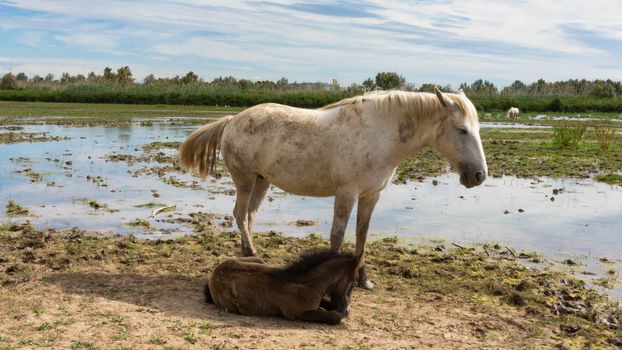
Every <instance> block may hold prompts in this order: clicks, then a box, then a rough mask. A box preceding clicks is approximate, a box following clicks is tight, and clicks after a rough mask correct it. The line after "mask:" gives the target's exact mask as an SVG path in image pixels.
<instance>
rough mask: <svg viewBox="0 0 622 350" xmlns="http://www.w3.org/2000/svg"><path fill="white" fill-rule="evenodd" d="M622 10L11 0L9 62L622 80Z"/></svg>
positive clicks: (23, 67) (57, 68)
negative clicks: (621, 18)
mask: <svg viewBox="0 0 622 350" xmlns="http://www.w3.org/2000/svg"><path fill="white" fill-rule="evenodd" d="M620 13H622V1H620V0H592V1H585V0H581V1H578V0H577V1H575V0H567V1H564V0H560V1H555V2H553V1H539V0H512V1H485V0H469V1H457V0H456V1H453V0H415V1H397V0H393V1H390V2H389V1H372V0H369V1H282V0H275V1H198V0H177V1H158V0H135V1H121V0H82V1H69V0H64V1H63V0H58V1H55V0H0V74H2V73H4V72H8V71H12V72H14V73H17V72H21V71H23V72H26V73H27V74H28V75H30V76H32V75H34V74H40V75H45V74H47V73H53V74H55V75H56V76H60V74H61V73H62V72H69V73H72V74H77V73H82V74H86V73H88V72H90V71H95V72H100V73H101V71H102V70H103V68H104V67H106V66H110V67H112V68H115V69H116V68H118V67H120V66H124V65H129V66H130V67H131V68H132V70H133V72H134V74H135V76H136V77H137V78H138V79H142V78H143V77H144V76H146V75H147V74H149V73H153V74H155V75H156V76H174V75H183V74H185V73H186V72H188V71H190V70H192V71H194V72H195V73H197V74H198V75H199V76H200V77H202V78H204V79H208V80H211V79H213V78H215V77H217V76H220V75H233V76H235V77H238V78H247V79H252V80H262V79H270V80H277V79H279V78H281V77H287V78H288V79H289V80H290V81H312V82H314V81H330V80H331V79H333V78H335V79H337V80H338V81H339V82H340V83H341V84H342V85H349V84H350V83H352V82H357V83H360V82H362V81H363V80H364V79H366V78H368V77H373V76H374V75H375V74H376V73H377V72H379V71H397V72H399V73H400V74H402V75H404V76H405V77H406V79H407V80H408V81H409V82H413V83H415V84H417V85H419V84H422V83H427V82H434V83H438V84H452V85H453V86H457V85H458V84H459V83H460V82H463V81H467V82H472V81H473V80H475V79H478V78H482V79H487V80H491V81H493V82H495V83H497V84H499V85H507V84H509V83H511V82H512V81H513V80H515V79H520V80H523V81H524V82H532V81H535V80H537V79H539V78H543V79H545V80H565V79H570V78H586V79H595V78H601V79H614V80H622V20H620V15H619V14H620Z"/></svg>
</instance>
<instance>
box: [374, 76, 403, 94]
mask: <svg viewBox="0 0 622 350" xmlns="http://www.w3.org/2000/svg"><path fill="white" fill-rule="evenodd" d="M405 83H406V79H404V77H403V76H401V75H399V74H397V73H396V72H380V73H378V74H376V86H377V87H378V88H380V89H382V90H391V89H398V88H400V87H402V85H404V84H405Z"/></svg>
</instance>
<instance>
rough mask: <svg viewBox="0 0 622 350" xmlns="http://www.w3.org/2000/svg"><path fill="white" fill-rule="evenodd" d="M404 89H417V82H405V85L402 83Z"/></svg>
mask: <svg viewBox="0 0 622 350" xmlns="http://www.w3.org/2000/svg"><path fill="white" fill-rule="evenodd" d="M402 90H404V91H417V87H416V86H415V83H405V84H404V85H402Z"/></svg>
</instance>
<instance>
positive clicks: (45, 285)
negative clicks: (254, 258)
mask: <svg viewBox="0 0 622 350" xmlns="http://www.w3.org/2000/svg"><path fill="white" fill-rule="evenodd" d="M214 220H215V218H214V217H212V216H210V215H206V214H203V215H199V214H197V215H194V216H193V217H192V218H191V222H192V224H193V225H195V229H196V231H197V233H196V234H195V235H192V236H185V237H182V238H179V239H172V240H139V239H136V238H134V237H131V236H130V237H127V236H126V237H121V236H116V237H112V236H105V235H101V234H97V233H89V232H83V231H81V230H79V229H73V230H66V231H53V230H47V231H40V230H36V229H35V228H33V227H32V226H30V225H28V224H6V225H4V226H3V227H1V228H0V257H1V258H0V283H1V285H2V287H1V288H0V349H18V348H39V347H48V348H72V349H188V348H197V349H198V348H202V349H205V348H207V349H235V348H237V349H253V348H255V349H265V348H273V349H293V348H315V349H324V348H326V349H375V348H382V349H397V348H400V349H402V348H411V349H421V348H433V349H458V348H460V349H481V348H490V349H547V348H550V349H555V348H557V349H566V348H571V349H582V348H616V347H619V346H622V329H621V326H620V322H621V321H622V310H621V309H620V306H619V305H618V304H616V303H613V302H611V301H609V300H608V299H607V298H606V297H603V296H602V295H599V294H598V293H597V292H595V291H593V290H589V289H586V288H585V286H584V285H583V283H582V282H580V281H578V280H576V279H573V278H570V277H567V276H564V275H563V274H559V273H555V272H548V271H545V269H531V268H527V267H525V266H524V265H523V264H520V263H518V262H517V260H521V259H523V260H525V261H526V260H533V261H539V257H538V255H536V254H533V253H527V252H523V253H520V252H514V251H513V250H511V249H508V248H507V247H501V246H479V247H474V248H468V247H463V248H461V247H457V246H447V247H446V246H442V245H437V246H407V247H404V246H401V245H400V244H399V241H398V240H397V239H394V238H387V239H384V240H380V241H377V242H374V243H372V244H370V245H369V248H368V257H367V261H368V264H369V273H370V277H371V279H372V280H373V281H374V282H376V284H377V288H376V289H375V290H374V291H366V290H362V289H356V290H355V292H354V295H353V304H352V313H351V315H350V316H349V317H348V318H347V319H346V320H345V321H344V322H343V323H342V324H341V325H338V326H325V325H315V324H309V323H303V322H294V321H288V320H284V319H278V318H259V317H249V316H240V315H234V314H229V313H227V312H225V311H223V310H221V309H219V308H218V307H216V306H213V305H207V304H205V303H204V302H203V297H202V285H203V284H204V283H205V281H206V279H207V276H208V275H209V272H210V270H211V269H212V267H213V266H214V265H215V264H216V263H217V262H219V261H222V260H223V259H226V258H227V257H231V256H235V255H236V254H237V252H238V251H239V250H240V247H239V243H238V240H239V237H238V236H237V234H235V233H231V232H221V230H220V229H219V228H218V226H216V225H214V224H213V222H214ZM256 243H257V247H258V249H259V251H260V255H261V256H262V257H264V258H265V259H267V260H268V261H269V262H270V263H273V264H283V263H286V262H287V261H290V260H292V259H294V258H295V257H296V256H297V254H298V253H299V252H300V251H301V250H303V249H306V248H309V247H317V246H322V245H327V242H326V241H325V240H323V239H321V238H320V237H319V236H317V235H310V236H308V237H306V238H303V239H297V238H288V237H285V236H283V235H281V234H279V233H275V232H267V233H260V234H258V235H257V237H256ZM346 249H352V247H351V246H350V245H348V246H347V247H346Z"/></svg>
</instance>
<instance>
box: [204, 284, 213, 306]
mask: <svg viewBox="0 0 622 350" xmlns="http://www.w3.org/2000/svg"><path fill="white" fill-rule="evenodd" d="M203 294H204V295H205V302H206V303H208V304H214V298H212V293H211V292H210V291H209V282H206V283H205V287H203Z"/></svg>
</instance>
